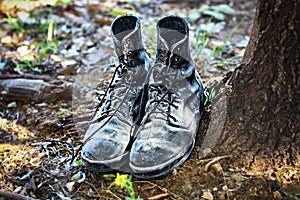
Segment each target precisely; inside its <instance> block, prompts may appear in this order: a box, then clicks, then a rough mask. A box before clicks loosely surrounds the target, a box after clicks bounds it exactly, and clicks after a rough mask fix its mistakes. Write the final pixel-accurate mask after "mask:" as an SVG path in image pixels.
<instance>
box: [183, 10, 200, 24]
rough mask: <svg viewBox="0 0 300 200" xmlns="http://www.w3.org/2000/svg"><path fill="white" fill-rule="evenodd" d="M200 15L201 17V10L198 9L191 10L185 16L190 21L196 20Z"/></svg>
mask: <svg viewBox="0 0 300 200" xmlns="http://www.w3.org/2000/svg"><path fill="white" fill-rule="evenodd" d="M200 17H201V12H199V10H193V11H191V12H190V13H189V14H188V15H187V16H186V18H187V19H189V20H190V21H192V22H195V21H197V20H198V19H199V18H200Z"/></svg>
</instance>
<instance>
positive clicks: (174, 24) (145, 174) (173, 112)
mask: <svg viewBox="0 0 300 200" xmlns="http://www.w3.org/2000/svg"><path fill="white" fill-rule="evenodd" d="M149 73H151V75H150V80H149V99H148V101H147V105H146V114H145V117H144V119H143V121H142V122H141V126H140V130H139V131H138V132H137V138H136V140H135V142H134V143H133V147H132V149H131V152H130V164H129V165H130V168H131V169H132V171H133V173H134V175H135V176H136V177H139V178H143V179H156V178H162V177H164V176H166V175H167V174H169V173H170V172H172V170H173V169H175V168H177V167H179V166H180V165H181V164H182V163H183V162H184V161H185V160H186V159H187V158H188V156H189V155H190V153H191V152H192V149H193V148H194V144H195V138H196V134H197V131H198V125H199V122H200V119H201V115H202V113H203V110H204V106H203V102H204V91H203V86H202V82H201V80H200V76H199V74H198V73H197V72H196V70H195V64H194V62H193V60H192V58H191V55H190V51H189V28H188V24H187V22H186V21H185V20H184V19H182V18H180V17H177V16H168V17H164V18H162V19H160V20H159V21H158V23H157V55H156V60H155V65H154V66H153V68H152V69H151V71H150V72H149Z"/></svg>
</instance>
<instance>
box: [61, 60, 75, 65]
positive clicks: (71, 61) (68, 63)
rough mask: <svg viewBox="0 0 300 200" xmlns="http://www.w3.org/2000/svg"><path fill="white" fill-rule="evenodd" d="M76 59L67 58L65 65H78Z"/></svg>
mask: <svg viewBox="0 0 300 200" xmlns="http://www.w3.org/2000/svg"><path fill="white" fill-rule="evenodd" d="M76 63H77V62H76V60H65V61H63V65H66V66H68V65H76Z"/></svg>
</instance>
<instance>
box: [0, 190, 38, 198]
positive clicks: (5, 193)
mask: <svg viewBox="0 0 300 200" xmlns="http://www.w3.org/2000/svg"><path fill="white" fill-rule="evenodd" d="M0 197H4V198H6V199H8V200H10V199H11V200H37V199H34V198H31V197H28V196H25V195H21V194H16V193H13V192H8V191H6V190H0Z"/></svg>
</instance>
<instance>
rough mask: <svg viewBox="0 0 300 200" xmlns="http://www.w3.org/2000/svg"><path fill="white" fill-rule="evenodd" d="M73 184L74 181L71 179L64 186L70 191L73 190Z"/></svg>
mask: <svg viewBox="0 0 300 200" xmlns="http://www.w3.org/2000/svg"><path fill="white" fill-rule="evenodd" d="M74 185H75V181H71V182H68V183H67V184H66V188H67V189H68V191H69V192H72V191H73V190H74Z"/></svg>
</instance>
